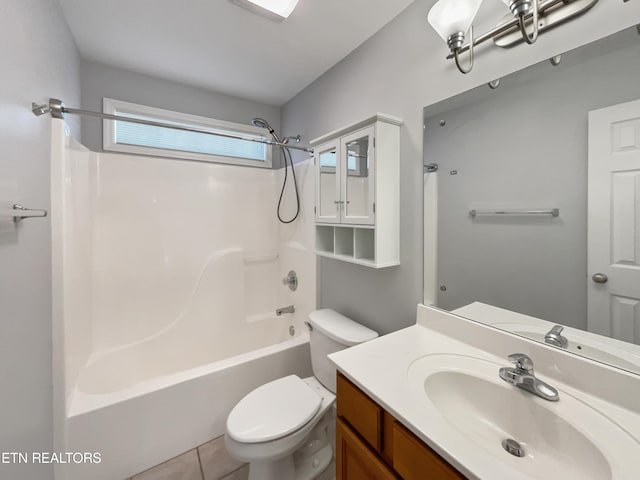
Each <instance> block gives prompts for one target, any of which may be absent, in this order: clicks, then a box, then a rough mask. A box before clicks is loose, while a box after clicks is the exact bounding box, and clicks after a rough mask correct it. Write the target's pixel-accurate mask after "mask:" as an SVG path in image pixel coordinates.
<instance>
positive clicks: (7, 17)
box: [0, 0, 80, 480]
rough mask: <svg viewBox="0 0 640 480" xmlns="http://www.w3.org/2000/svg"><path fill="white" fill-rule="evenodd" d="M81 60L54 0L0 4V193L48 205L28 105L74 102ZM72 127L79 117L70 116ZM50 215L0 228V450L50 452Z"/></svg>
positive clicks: (2, 469)
mask: <svg viewBox="0 0 640 480" xmlns="http://www.w3.org/2000/svg"><path fill="white" fill-rule="evenodd" d="M78 63H79V59H78V54H77V51H76V48H75V44H74V42H73V39H72V37H71V34H70V32H69V30H68V28H67V25H66V23H65V22H64V19H63V17H62V13H61V10H60V8H59V6H58V4H57V2H56V1H54V0H3V1H2V2H1V3H0V64H1V65H2V72H3V73H2V76H0V145H2V155H1V156H0V201H9V202H19V203H23V204H25V205H26V206H28V207H31V208H46V209H49V191H50V172H49V137H50V135H49V129H50V126H49V124H50V122H49V121H48V120H47V119H46V118H36V117H34V116H33V115H32V113H31V111H30V106H31V102H32V101H36V102H44V101H46V100H47V99H48V98H49V97H50V96H57V97H62V98H64V99H65V100H66V101H67V102H69V103H72V102H73V103H77V102H79V101H80V92H79V71H78V70H79V67H78ZM72 127H73V129H74V131H75V132H76V133H79V124H78V123H77V122H75V121H72ZM50 248H51V234H50V230H49V219H48V218H46V219H41V218H40V219H30V220H26V221H24V222H23V223H22V224H21V225H19V226H18V228H17V229H14V228H13V226H12V224H11V223H9V224H7V223H6V221H4V220H3V221H2V225H1V227H0V365H1V367H0V385H2V388H0V405H2V409H0V451H1V452H13V451H22V452H33V451H51V450H52V449H53V445H52V386H51V383H52V380H51V369H52V367H51V355H52V352H51V343H52V337H51V265H50V262H51V253H50ZM52 476H53V472H52V469H51V467H50V466H47V465H31V464H29V465H24V464H23V465H10V464H0V478H3V479H4V478H6V479H14V478H15V479H20V480H45V479H49V478H52Z"/></svg>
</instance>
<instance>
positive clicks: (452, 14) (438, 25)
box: [427, 0, 508, 43]
mask: <svg viewBox="0 0 640 480" xmlns="http://www.w3.org/2000/svg"><path fill="white" fill-rule="evenodd" d="M503 1H504V0H503ZM507 1H508V0H507ZM481 4H482V0H439V1H438V2H437V3H436V4H435V5H434V6H433V7H431V10H429V15H428V16H427V20H428V21H429V23H430V24H431V26H432V27H433V29H434V30H435V31H436V32H438V35H440V36H441V37H442V39H443V40H444V41H445V42H447V43H448V40H449V37H450V36H452V35H456V34H458V33H462V34H464V33H466V32H467V31H468V30H469V27H471V24H472V23H473V20H474V19H475V18H476V15H477V14H478V10H479V9H480V5H481Z"/></svg>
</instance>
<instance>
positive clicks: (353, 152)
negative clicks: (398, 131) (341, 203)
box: [346, 136, 369, 216]
mask: <svg viewBox="0 0 640 480" xmlns="http://www.w3.org/2000/svg"><path fill="white" fill-rule="evenodd" d="M346 146H347V149H346V156H347V179H346V193H347V194H346V198H347V205H346V210H347V216H366V215H367V212H368V201H369V178H368V177H369V137H368V136H365V137H362V138H358V139H357V140H354V141H352V142H349V143H347V144H346Z"/></svg>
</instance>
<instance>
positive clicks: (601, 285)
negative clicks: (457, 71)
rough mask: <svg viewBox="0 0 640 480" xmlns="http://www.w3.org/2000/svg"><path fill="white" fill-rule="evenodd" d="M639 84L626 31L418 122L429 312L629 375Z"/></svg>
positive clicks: (634, 330)
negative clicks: (427, 214) (433, 266)
mask: <svg viewBox="0 0 640 480" xmlns="http://www.w3.org/2000/svg"><path fill="white" fill-rule="evenodd" d="M639 78H640V37H639V36H638V31H637V30H636V28H632V29H629V30H625V31H622V32H619V33H617V34H615V35H612V36H611V37H608V38H605V39H602V40H600V41H597V42H594V43H592V44H590V45H587V46H584V47H582V48H580V49H577V50H575V51H572V52H568V53H566V54H564V55H563V57H562V62H561V63H560V64H559V65H558V66H552V65H551V64H550V63H549V62H543V63H540V64H537V65H534V66H532V67H529V68H527V69H525V70H522V71H520V72H517V73H515V74H513V75H511V76H508V77H505V78H503V79H502V80H501V82H500V86H499V88H497V89H495V90H492V89H490V88H489V87H487V86H483V87H480V88H477V89H474V90H471V91H469V92H466V93H463V94H461V95H459V96H457V97H453V98H451V99H448V100H446V101H444V102H441V103H439V104H435V105H433V106H430V107H427V108H426V109H425V126H426V127H425V143H424V148H425V149H424V163H425V165H426V164H428V163H436V164H438V166H439V169H438V172H437V173H426V174H425V175H436V176H437V198H438V201H437V203H438V214H437V216H438V220H437V222H438V228H437V235H438V247H437V264H438V266H437V285H438V287H439V289H438V291H437V294H436V299H437V301H436V303H437V305H438V306H439V307H441V308H444V309H447V310H452V311H454V312H455V313H458V314H460V315H462V316H465V317H467V318H470V319H472V320H477V321H481V322H485V323H489V324H492V325H494V326H496V327H498V328H503V329H507V330H509V331H511V332H514V333H516V334H519V335H523V336H525V337H528V338H531V339H534V340H537V341H541V342H545V343H547V344H548V345H553V346H556V347H557V348H564V349H566V350H567V351H570V352H574V353H577V354H581V355H585V356H588V357H590V358H593V359H595V360H599V361H603V362H606V363H609V364H611V365H615V366H618V367H620V368H624V369H627V370H630V371H634V372H636V373H640V346H638V345H637V344H640V82H639V81H638V79H639ZM426 184H427V185H432V184H433V182H427V183H426ZM427 194H429V195H431V192H425V198H427V197H426V196H427ZM474 210H475V212H474V213H475V214H472V211H474ZM425 257H427V255H425ZM516 312H517V313H516ZM556 325H559V326H561V327H558V328H555V329H554V328H553V327H554V326H556Z"/></svg>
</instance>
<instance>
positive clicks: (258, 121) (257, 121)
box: [251, 117, 275, 135]
mask: <svg viewBox="0 0 640 480" xmlns="http://www.w3.org/2000/svg"><path fill="white" fill-rule="evenodd" d="M251 123H252V124H253V125H254V126H255V127H259V128H266V129H267V130H269V133H270V134H271V135H273V134H274V132H275V130H274V129H273V128H271V125H269V122H267V121H266V120H265V119H263V118H259V117H256V118H254V119H253V120H251Z"/></svg>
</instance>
